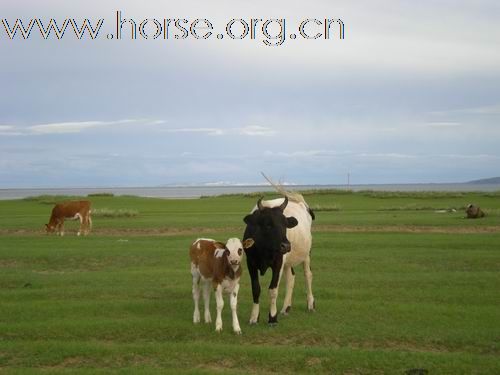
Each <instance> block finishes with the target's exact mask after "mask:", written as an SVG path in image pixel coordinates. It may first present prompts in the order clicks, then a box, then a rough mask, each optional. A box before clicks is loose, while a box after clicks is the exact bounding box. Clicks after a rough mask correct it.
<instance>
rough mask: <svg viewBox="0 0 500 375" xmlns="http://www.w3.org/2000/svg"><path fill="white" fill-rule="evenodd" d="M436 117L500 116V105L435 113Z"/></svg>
mask: <svg viewBox="0 0 500 375" xmlns="http://www.w3.org/2000/svg"><path fill="white" fill-rule="evenodd" d="M431 114H434V115H449V114H464V115H500V104H494V105H487V106H479V107H470V108H459V109H451V110H447V111H433V112H431Z"/></svg>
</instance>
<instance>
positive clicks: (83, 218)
mask: <svg viewBox="0 0 500 375" xmlns="http://www.w3.org/2000/svg"><path fill="white" fill-rule="evenodd" d="M90 213H91V211H90V202H89V201H67V202H62V203H57V204H56V205H55V206H54V208H53V209H52V214H51V215H50V220H49V223H48V224H45V230H46V231H47V233H53V232H54V231H56V232H57V233H58V234H59V235H61V236H64V219H69V220H76V219H79V220H80V228H79V229H78V233H77V235H78V236H79V235H80V234H81V233H82V230H83V234H84V235H87V234H89V232H90V229H91V228H92V219H91V218H90Z"/></svg>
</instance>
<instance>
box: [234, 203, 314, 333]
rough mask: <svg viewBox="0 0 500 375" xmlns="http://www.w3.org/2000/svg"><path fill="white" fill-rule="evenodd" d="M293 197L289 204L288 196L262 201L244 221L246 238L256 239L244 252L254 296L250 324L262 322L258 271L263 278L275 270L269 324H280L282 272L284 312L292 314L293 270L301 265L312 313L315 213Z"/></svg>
mask: <svg viewBox="0 0 500 375" xmlns="http://www.w3.org/2000/svg"><path fill="white" fill-rule="evenodd" d="M297 197H299V198H297ZM293 198H294V199H293V200H292V198H291V199H290V202H289V199H288V197H285V198H278V199H273V200H269V201H262V198H261V199H259V201H258V202H257V205H256V206H255V207H254V209H253V211H252V212H251V214H250V215H247V216H245V218H244V221H245V223H246V224H247V226H246V229H245V233H244V236H243V239H244V240H246V239H247V238H253V240H254V245H253V246H252V247H251V248H250V249H248V250H245V252H246V255H247V266H248V271H249V273H250V278H251V281H252V294H253V308H252V313H251V315H250V324H255V323H257V321H258V319H259V297H260V283H259V272H260V274H261V275H264V274H265V273H266V271H267V269H268V268H271V270H272V278H271V283H270V285H269V298H270V309H269V321H268V322H269V324H276V323H278V313H277V307H276V298H277V296H278V286H279V282H280V278H281V275H282V273H284V274H285V277H286V293H285V300H284V303H283V309H282V310H281V313H282V314H288V312H289V311H290V309H291V307H292V293H293V287H294V282H295V272H294V270H293V268H292V267H295V266H297V265H299V264H303V265H304V275H305V281H306V290H307V308H308V310H310V311H312V310H314V307H315V305H314V297H313V294H312V287H311V284H312V272H311V266H310V262H311V259H310V252H311V243H312V236H311V224H312V220H313V218H314V213H313V212H312V210H311V209H310V208H309V207H308V206H307V203H306V202H305V201H304V199H303V198H302V196H301V195H299V194H294V195H293Z"/></svg>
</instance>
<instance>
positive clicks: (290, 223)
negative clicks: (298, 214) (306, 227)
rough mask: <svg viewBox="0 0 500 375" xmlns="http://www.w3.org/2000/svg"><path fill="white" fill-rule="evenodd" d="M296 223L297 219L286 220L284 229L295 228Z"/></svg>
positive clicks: (289, 218)
mask: <svg viewBox="0 0 500 375" xmlns="http://www.w3.org/2000/svg"><path fill="white" fill-rule="evenodd" d="M298 223H299V222H298V221H297V219H296V218H294V217H293V216H290V217H287V218H286V227H287V228H293V227H295V226H297V224H298Z"/></svg>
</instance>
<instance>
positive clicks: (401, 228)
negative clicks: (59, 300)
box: [0, 224, 500, 237]
mask: <svg viewBox="0 0 500 375" xmlns="http://www.w3.org/2000/svg"><path fill="white" fill-rule="evenodd" d="M243 229H244V228H243V227H221V228H201V227H192V228H175V227H163V228H162V227H160V228H101V229H95V230H92V232H91V234H90V235H91V236H125V237H126V236H166V237H169V236H183V235H186V236H187V235H193V236H202V235H207V234H213V233H227V232H235V233H243ZM315 232H323V233H324V232H331V233H444V234H446V233H450V234H460V233H462V234H469V233H500V226H474V227H470V226H467V227H465V226H455V227H440V226H416V225H333V224H330V225H314V226H313V233H315ZM2 235H3V236H36V235H39V236H45V235H46V234H45V233H44V232H41V231H39V230H29V229H0V236H2ZM65 235H66V236H76V230H75V231H71V230H68V231H66V232H65ZM52 236H54V235H52Z"/></svg>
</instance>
